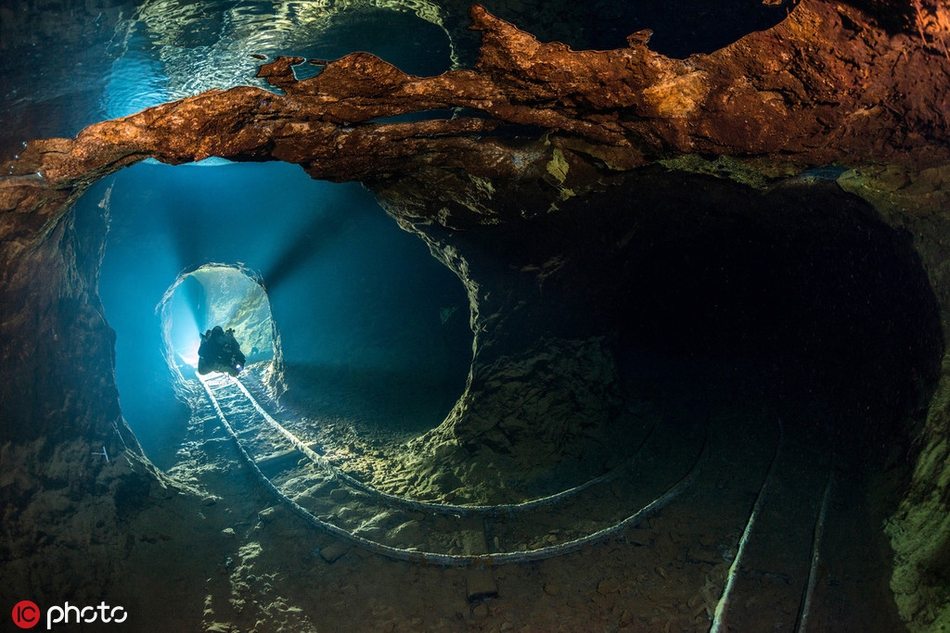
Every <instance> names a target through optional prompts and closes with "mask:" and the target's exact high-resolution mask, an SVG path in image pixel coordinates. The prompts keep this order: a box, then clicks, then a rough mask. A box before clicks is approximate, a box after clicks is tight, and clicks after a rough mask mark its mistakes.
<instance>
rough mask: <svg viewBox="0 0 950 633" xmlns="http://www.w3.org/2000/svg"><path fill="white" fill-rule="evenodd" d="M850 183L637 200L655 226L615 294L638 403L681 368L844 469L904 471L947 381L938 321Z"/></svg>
mask: <svg viewBox="0 0 950 633" xmlns="http://www.w3.org/2000/svg"><path fill="white" fill-rule="evenodd" d="M839 173H840V172H839V171H836V172H834V173H833V174H832V175H831V179H830V180H829V179H827V178H828V175H827V174H822V172H817V175H813V174H812V173H806V174H805V175H803V176H802V177H799V178H797V179H793V180H791V181H789V182H786V183H785V184H783V185H780V186H778V187H776V188H775V189H773V190H771V191H768V192H765V193H752V192H751V191H748V190H746V188H745V187H743V186H741V185H736V184H734V183H728V182H723V181H717V180H714V179H711V178H706V177H696V176H693V177H686V176H679V175H672V176H670V177H669V178H668V179H667V180H666V184H664V185H659V186H657V185H652V184H651V187H650V188H649V189H650V190H649V191H645V190H643V189H641V190H640V191H641V194H640V199H639V201H638V208H639V209H643V208H644V207H647V208H649V211H648V212H646V213H644V212H642V211H640V212H638V213H637V214H636V215H637V224H636V227H635V228H634V229H633V230H631V231H630V232H629V233H628V234H627V235H626V236H625V238H624V239H627V240H628V242H627V247H626V248H624V249H623V250H622V251H621V252H623V253H624V255H623V256H622V264H621V266H620V270H621V274H620V275H619V278H620V281H619V282H617V284H618V285H615V286H613V290H614V291H616V292H617V302H616V303H615V304H614V310H615V312H614V313H613V317H614V318H616V319H617V328H618V332H619V341H620V342H619V350H620V357H621V358H620V362H621V366H622V367H623V369H624V375H625V379H626V380H627V381H628V382H629V383H630V384H629V388H631V389H633V390H634V391H637V390H638V389H642V388H643V386H644V385H643V382H644V381H645V382H646V383H649V382H650V380H651V379H650V378H649V376H653V377H654V378H656V379H657V380H658V381H659V382H663V381H669V380H670V375H666V377H665V378H660V376H662V375H663V374H664V373H665V372H667V371H670V370H674V368H676V371H679V370H685V371H686V372H687V373H686V374H685V376H680V377H679V378H676V379H673V382H688V381H690V380H697V381H699V383H693V385H694V386H697V387H699V390H701V391H705V392H706V393H707V394H710V395H709V396H707V397H712V398H713V399H715V397H716V396H715V394H713V393H712V392H713V391H714V390H715V389H727V388H729V387H728V385H729V384H730V381H732V380H733V379H735V380H736V382H735V383H732V388H735V389H738V390H740V391H738V392H736V393H735V394H734V395H733V397H734V398H741V396H740V395H739V394H740V393H744V394H746V396H747V397H749V398H750V400H758V399H759V398H766V399H768V401H769V402H770V403H771V404H770V406H772V407H774V410H775V414H776V415H777V416H782V415H785V416H786V418H787V419H788V420H789V423H792V424H794V423H795V420H796V419H797V420H799V421H800V422H801V423H802V424H806V425H810V426H811V429H810V431H811V432H814V433H816V434H817V435H819V436H824V437H826V439H827V440H829V441H830V442H831V444H832V445H833V447H834V450H835V451H836V452H837V453H838V455H839V456H840V457H841V458H844V459H848V458H849V457H850V458H852V459H856V460H859V461H860V460H865V459H869V458H871V457H872V456H873V457H874V458H875V459H883V458H884V457H885V455H886V454H887V453H888V451H897V453H891V455H890V457H891V458H892V459H895V458H897V457H899V456H903V453H901V452H900V451H904V450H908V448H909V446H910V444H911V441H912V439H913V434H914V433H915V432H916V431H917V430H918V428H919V427H918V425H919V424H920V423H921V422H922V416H923V414H924V412H925V409H926V406H927V403H928V401H929V398H930V396H931V394H932V390H933V388H934V385H935V383H936V377H937V375H938V371H939V365H940V359H941V357H942V354H943V335H942V331H941V322H940V311H939V305H938V303H937V299H936V296H935V295H934V292H933V290H932V287H931V285H930V281H929V279H928V276H927V274H926V272H925V271H924V268H923V266H922V264H921V261H920V258H919V256H918V255H917V253H916V251H915V250H914V248H913V245H912V242H911V237H910V235H909V234H907V233H904V232H902V231H901V230H899V229H895V228H893V227H891V226H889V225H887V224H886V223H884V222H883V221H882V220H881V219H880V217H879V216H878V215H877V214H876V213H875V211H874V210H873V208H871V207H870V206H869V205H868V204H867V203H865V202H864V201H862V200H860V199H858V198H856V197H854V196H852V195H850V194H847V193H845V192H843V191H842V190H841V189H840V188H839V187H838V185H837V184H836V183H835V182H833V179H834V178H835V177H837V175H838V174H839ZM677 190H678V191H677ZM744 190H745V191H744ZM686 376H689V378H687V377H686ZM703 383H705V387H703V386H702V384H703ZM789 408H791V409H796V408H797V409H798V410H799V411H801V410H802V409H807V410H808V411H809V412H810V413H809V414H808V415H807V416H803V417H799V416H794V415H789V414H788V410H789ZM905 474H906V473H905Z"/></svg>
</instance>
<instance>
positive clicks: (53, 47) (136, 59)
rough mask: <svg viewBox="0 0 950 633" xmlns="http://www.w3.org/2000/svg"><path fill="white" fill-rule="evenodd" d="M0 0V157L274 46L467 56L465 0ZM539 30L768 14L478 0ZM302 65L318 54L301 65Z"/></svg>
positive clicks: (680, 46)
mask: <svg viewBox="0 0 950 633" xmlns="http://www.w3.org/2000/svg"><path fill="white" fill-rule="evenodd" d="M37 4H38V3H36V2H32V1H31V0H5V1H4V2H3V3H0V52H2V54H0V156H3V157H11V156H13V155H14V154H16V153H17V152H18V151H19V150H20V148H21V147H22V144H23V142H24V141H27V140H29V139H31V138H43V137H55V136H75V135H76V134H77V133H78V132H79V130H81V129H82V128H83V127H85V126H87V125H90V124H92V123H96V122H97V121H100V120H103V119H107V118H113V117H119V116H125V115H128V114H131V113H133V112H136V111H138V110H141V109H142V108H145V107H148V106H151V105H155V104H158V103H162V102H164V101H167V100H169V99H177V98H181V97H187V96H190V95H193V94H197V93H198V92H201V91H203V90H207V89H210V88H229V87H232V86H236V85H256V86H261V87H265V84H264V82H263V81H261V80H259V79H255V78H254V75H255V74H256V72H257V67H258V65H259V64H260V63H262V62H261V60H260V59H257V58H255V57H253V56H254V55H263V56H265V57H266V58H267V59H268V60H269V59H272V58H273V57H275V56H276V55H299V56H303V57H308V58H319V59H335V58H338V57H341V56H342V55H345V54H347V53H350V52H353V51H369V52H372V53H375V54H377V55H379V56H380V57H382V58H384V59H386V60H387V61H389V62H392V63H394V64H395V65H396V66H398V67H399V68H401V69H403V70H405V71H406V72H409V73H413V74H418V75H434V74H438V73H440V72H442V71H444V70H447V69H449V68H451V67H453V66H458V65H460V66H470V65H471V64H472V63H473V61H474V59H475V50H476V48H477V45H478V41H479V40H478V35H477V34H476V33H474V32H473V31H470V30H469V29H468V26H469V24H470V20H469V17H468V9H469V6H470V4H471V3H470V2H469V0H87V1H86V2H84V3H79V6H77V3H75V2H67V1H66V0H46V1H45V2H43V3H41V4H42V6H41V7H38V6H37ZM483 4H484V5H485V6H486V7H487V8H488V9H489V11H491V12H493V13H495V14H496V15H498V16H499V17H502V18H505V19H507V20H510V21H512V22H514V23H516V24H517V25H519V26H521V27H523V28H525V29H526V30H528V31H529V32H531V33H533V34H535V35H536V36H537V37H538V38H539V39H541V40H543V41H550V40H555V39H556V40H560V41H564V42H566V43H568V44H569V45H571V46H572V47H574V48H575V49H579V48H615V47H619V46H623V45H624V44H625V37H626V36H627V35H628V34H630V33H632V32H634V31H636V30H639V29H643V28H651V29H653V31H654V35H653V39H652V40H651V42H650V44H651V46H652V47H654V48H655V49H656V50H658V51H660V52H663V53H665V54H669V55H672V56H679V57H683V56H686V55H689V54H690V53H693V52H708V51H711V50H715V49H716V48H719V47H721V46H724V45H726V44H728V43H729V42H731V41H734V40H735V39H737V38H738V37H741V36H742V35H743V34H745V33H747V32H749V31H752V30H756V29H761V28H766V27H768V26H770V25H771V24H774V23H775V22H777V21H778V20H780V19H781V18H782V17H784V15H785V9H784V8H781V7H779V8H774V7H763V5H762V3H761V0H636V1H632V2H628V1H614V2H611V1H608V0H585V1H583V2H566V1H557V0H555V1H554V2H551V1H542V0H484V2H483ZM300 70H301V72H309V73H313V72H316V71H317V67H315V66H308V65H304V66H301V67H300Z"/></svg>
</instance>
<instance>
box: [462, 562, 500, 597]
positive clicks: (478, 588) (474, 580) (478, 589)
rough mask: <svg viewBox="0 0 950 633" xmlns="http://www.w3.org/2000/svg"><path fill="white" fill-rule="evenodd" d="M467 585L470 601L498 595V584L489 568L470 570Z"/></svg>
mask: <svg viewBox="0 0 950 633" xmlns="http://www.w3.org/2000/svg"><path fill="white" fill-rule="evenodd" d="M465 586H466V589H467V597H468V601H469V602H478V601H479V600H486V599H488V598H497V597H498V584H497V583H496V582H495V576H494V574H492V572H491V570H489V569H470V570H468V572H467V573H466V575H465Z"/></svg>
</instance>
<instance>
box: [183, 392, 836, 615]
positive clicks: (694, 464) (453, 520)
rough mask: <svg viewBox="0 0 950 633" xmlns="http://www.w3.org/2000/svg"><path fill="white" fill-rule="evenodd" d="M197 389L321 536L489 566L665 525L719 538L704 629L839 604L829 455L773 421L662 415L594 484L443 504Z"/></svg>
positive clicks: (230, 397)
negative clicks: (359, 473)
mask: <svg viewBox="0 0 950 633" xmlns="http://www.w3.org/2000/svg"><path fill="white" fill-rule="evenodd" d="M200 382H201V385H202V386H203V388H204V390H205V392H206V394H207V395H208V408H209V409H213V415H214V417H216V418H217V419H218V421H219V422H220V424H221V426H222V427H223V428H224V430H225V431H226V433H227V435H228V436H229V437H230V438H231V440H232V441H233V442H234V444H235V446H236V447H237V450H238V452H239V453H240V455H241V456H242V458H243V460H244V461H245V462H246V463H247V464H248V466H249V467H250V468H251V470H252V471H253V472H254V473H255V474H256V475H257V476H258V477H259V479H260V480H261V482H262V484H263V485H264V486H265V487H266V488H267V489H268V490H270V491H271V493H273V494H274V496H275V497H276V498H277V499H278V500H279V501H280V502H282V503H283V504H285V505H286V506H288V507H289V508H290V509H292V510H293V511H294V512H295V513H296V514H298V515H299V516H300V517H301V518H302V519H303V520H304V521H305V522H306V523H308V524H310V525H311V526H312V527H313V528H315V529H317V530H319V531H320V532H323V533H326V534H329V535H332V536H335V537H338V538H340V539H343V541H345V542H348V543H350V544H352V545H355V546H358V547H361V548H364V549H366V550H369V551H372V552H375V553H377V554H380V555H382V556H385V557H388V558H391V559H395V560H401V561H409V562H417V563H423V564H431V565H439V566H460V567H466V566H467V567H476V568H481V567H489V568H490V567H492V566H497V565H504V564H511V563H524V562H530V561H537V560H543V559H547V558H553V557H555V556H560V555H564V554H568V553H571V552H575V551H577V550H579V549H581V548H583V547H585V546H588V545H592V544H594V543H598V542H601V541H604V540H607V539H609V538H611V537H618V536H623V537H628V536H629V535H630V534H631V532H629V531H628V530H631V529H634V528H647V527H648V526H650V525H652V519H651V518H652V517H654V516H660V517H663V516H667V515H668V516H669V517H670V520H672V521H674V522H675V523H676V525H677V527H679V528H681V529H682V530H683V532H684V534H683V535H681V538H683V539H684V541H690V540H692V541H693V542H695V541H696V539H697V538H698V537H699V536H700V535H703V534H705V535H709V534H715V535H718V536H720V537H721V538H719V539H718V548H719V550H720V552H721V558H720V559H719V560H718V564H715V562H714V561H715V559H710V558H709V557H708V556H707V557H706V558H705V560H709V561H710V564H714V567H713V568H712V571H710V572H709V573H708V574H707V575H706V582H705V583H704V584H703V586H702V587H700V588H699V590H698V594H697V598H701V600H700V601H699V604H698V608H699V609H700V610H702V609H703V608H705V610H706V612H707V613H708V617H709V620H710V623H711V629H710V630H711V631H715V632H718V631H725V630H760V629H761V628H762V627H763V626H767V627H768V628H770V629H772V628H782V629H783V630H795V631H799V632H803V631H807V630H811V629H813V628H814V627H815V624H814V622H818V623H821V622H827V619H828V617H830V615H829V614H830V611H828V609H829V608H830V607H828V606H826V605H830V604H834V603H835V602H836V601H837V602H838V603H840V602H841V600H842V599H843V597H842V596H840V595H835V593H836V589H835V585H836V583H835V582H833V581H831V579H830V578H828V574H829V572H828V568H829V567H840V566H841V562H840V561H833V560H829V558H833V557H835V556H836V554H835V553H834V552H833V551H832V550H829V551H828V552H823V549H822V540H823V536H824V532H825V531H826V523H827V522H828V514H829V508H830V506H831V505H832V504H830V499H831V498H832V497H833V496H835V494H834V493H835V477H834V467H833V466H834V464H833V458H832V454H831V451H830V450H825V449H824V448H823V447H822V446H816V445H815V443H814V442H808V441H799V439H801V438H795V437H792V438H791V439H789V438H787V437H785V432H784V430H783V427H782V424H781V421H778V423H777V424H776V423H775V420H776V419H775V418H774V417H772V418H771V419H769V416H767V415H765V414H763V415H761V416H759V417H758V418H756V419H752V418H749V417H748V416H742V415H735V416H732V417H730V416H729V415H726V416H713V417H711V418H708V419H705V420H702V421H697V420H690V419H688V417H689V416H687V415H683V414H682V413H681V414H676V413H675V412H674V413H673V414H672V415H670V416H667V417H666V418H665V419H664V420H662V421H661V422H658V423H656V424H655V425H654V426H653V427H652V428H650V429H648V430H647V431H646V432H645V433H644V434H643V437H642V440H641V444H640V445H639V447H638V448H637V449H636V451H635V452H634V453H633V455H632V456H631V457H630V458H629V459H628V460H627V461H625V462H624V463H622V464H621V465H619V466H617V467H616V468H615V469H613V470H611V471H610V472H608V473H606V474H605V475H602V476H600V477H596V478H593V479H591V480H589V481H587V482H585V483H582V484H580V485H578V486H575V487H572V488H569V489H567V490H564V491H561V492H558V493H557V494H552V495H547V496H544V497H539V498H536V499H530V500H528V501H525V502H523V503H514V504H500V505H484V506H482V505H453V504H441V503H432V502H424V501H418V500H413V499H407V498H403V497H400V496H396V495H392V494H389V493H386V492H383V491H380V490H377V489H375V488H373V487H372V486H370V485H368V484H366V483H365V482H362V481H360V480H358V479H356V478H354V477H352V476H351V475H349V474H347V473H345V472H343V471H342V470H341V469H339V468H337V467H336V466H334V465H333V464H332V463H331V462H330V460H329V459H328V458H327V457H325V456H324V455H323V454H321V453H320V452H319V446H318V445H317V444H316V443H313V444H309V443H307V442H305V441H303V440H301V439H300V438H299V437H298V436H297V435H296V434H294V433H293V432H292V430H290V429H289V428H288V426H293V421H287V420H285V423H284V424H282V423H281V422H280V421H278V420H276V419H275V418H274V417H273V416H272V415H271V414H270V413H268V412H267V410H265V408H264V407H263V406H261V404H260V403H259V402H258V398H261V399H266V396H263V395H261V394H258V398H255V396H254V395H253V393H252V391H259V390H258V389H257V388H256V387H255V385H254V384H253V383H251V384H250V388H249V387H248V385H245V384H244V383H243V382H242V381H240V380H237V379H234V378H231V377H230V376H227V375H216V376H211V377H204V378H201V379H200ZM209 414H210V412H209ZM671 418H672V419H671ZM770 427H771V428H774V431H773V432H772V434H771V438H772V439H771V440H769V437H770V433H769V431H768V430H767V429H768V428H770ZM663 508H666V510H665V511H664V512H663V513H660V510H661V509H663ZM648 519H651V520H650V521H649V523H648ZM707 540H708V537H707ZM707 554H708V552H707ZM694 557H699V558H703V553H702V552H699V553H696V552H694V548H692V547H691V548H689V550H688V551H687V552H686V553H685V559H686V560H687V561H688V562H689V561H692V562H694V563H695V562H697V561H694V560H693V558H694ZM816 596H818V597H817V599H816ZM695 602H696V601H693V604H691V605H689V608H690V609H692V610H693V611H695V609H696V608H697V604H696V603H695ZM815 604H818V605H819V606H818V611H819V612H821V613H814V611H815ZM683 608H684V609H686V608H687V607H686V606H685V605H684V606H683ZM839 608H840V606H839ZM812 620H814V622H812ZM818 627H819V628H821V624H818Z"/></svg>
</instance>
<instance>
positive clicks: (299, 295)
mask: <svg viewBox="0 0 950 633" xmlns="http://www.w3.org/2000/svg"><path fill="white" fill-rule="evenodd" d="M107 180H108V182H100V183H97V184H96V185H94V187H93V189H92V190H91V191H89V192H87V193H86V194H85V195H84V196H83V198H81V199H80V201H79V202H78V203H77V210H76V213H77V214H79V215H81V216H87V217H91V216H94V215H105V216H106V218H107V222H108V224H109V232H108V235H107V238H106V242H105V246H104V249H103V253H102V263H101V268H100V273H99V293H100V296H101V298H102V302H103V306H104V308H105V316H106V318H107V319H108V321H109V324H110V325H111V326H112V328H113V329H114V330H115V332H116V344H115V355H116V382H117V385H118V388H119V400H120V405H121V407H122V412H123V416H124V417H125V419H126V420H127V421H128V423H129V425H130V427H131V428H132V430H133V432H134V433H135V435H136V437H137V438H138V440H139V442H140V443H141V445H142V447H143V449H144V451H145V453H146V455H147V456H148V457H149V459H150V460H152V461H153V463H155V464H156V465H158V466H159V467H161V468H169V467H171V466H173V465H174V464H175V463H176V461H177V457H176V455H177V453H178V451H179V450H180V448H181V446H182V444H183V442H184V441H185V438H186V436H187V434H188V427H189V420H190V418H191V415H192V412H191V410H190V408H189V405H190V404H193V403H192V402H191V400H190V398H188V397H184V399H183V394H184V393H186V392H187V391H188V390H187V389H185V390H182V389H181V386H182V383H183V382H186V383H187V382H188V381H192V383H193V381H194V379H195V378H196V374H195V368H196V367H197V364H196V363H197V346H198V343H199V341H200V338H199V335H200V334H201V333H204V332H206V330H209V329H210V328H213V327H214V326H216V325H220V326H222V327H223V328H233V329H234V335H235V338H236V340H237V341H238V343H239V344H240V346H241V350H242V352H243V353H244V354H245V355H246V359H247V365H248V370H247V371H250V372H252V373H253V374H254V375H256V376H259V377H262V379H264V380H265V382H266V384H267V385H269V391H270V392H271V393H272V394H273V395H274V396H281V402H282V403H283V404H284V405H286V406H288V407H296V408H297V409H298V410H300V411H305V412H307V415H309V416H310V419H311V421H312V424H313V425H314V426H334V425H335V427H336V428H337V429H338V430H339V433H347V434H350V435H352V434H364V435H367V436H371V435H381V436H385V437H397V438H398V437H402V436H404V435H405V434H407V433H408V434H414V433H419V432H421V431H424V430H426V429H427V428H430V427H432V426H435V425H437V424H439V422H441V420H442V418H443V417H444V416H445V414H446V413H447V412H448V411H449V409H450V408H451V406H452V404H453V403H454V402H455V399H456V398H457V397H458V395H459V394H460V393H461V392H462V390H463V388H464V384H465V378H466V375H467V372H468V368H469V361H470V359H471V346H472V333H471V330H470V329H469V325H468V297H467V294H466V292H465V290H464V288H463V287H462V285H461V283H460V282H459V280H458V278H457V277H456V276H455V275H454V274H453V273H452V272H450V271H449V270H448V269H446V268H445V267H444V266H443V265H442V264H440V263H439V262H438V261H436V260H435V259H434V258H433V257H432V256H431V255H430V253H429V252H428V250H427V249H426V247H425V245H424V244H423V243H422V242H421V241H420V240H419V239H418V238H416V237H415V236H412V235H409V234H407V233H406V232H405V231H403V230H402V229H400V228H399V227H398V226H397V225H396V223H395V222H393V220H392V219H390V218H389V217H387V216H386V214H385V213H384V212H383V211H382V209H380V208H379V206H378V205H377V203H376V202H375V200H374V199H373V197H372V196H371V195H370V194H369V193H368V192H367V191H366V190H365V189H363V188H362V187H360V186H358V185H333V184H330V183H325V182H318V181H314V180H312V179H311V178H309V177H308V176H307V175H306V174H304V173H303V172H302V170H300V168H299V167H296V166H292V165H287V164H283V163H266V164H227V163H218V164H215V165H213V166H200V165H199V166H183V167H169V166H163V165H158V164H151V163H146V164H141V165H137V166H135V167H133V168H129V169H126V170H123V171H121V172H119V173H117V174H116V175H115V176H113V177H111V178H110V179H107ZM215 262H234V263H229V264H222V263H215ZM186 403H187V404H186ZM393 441H395V440H393Z"/></svg>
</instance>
